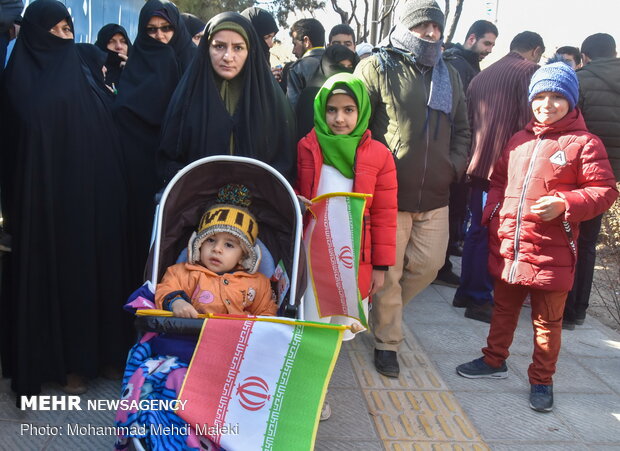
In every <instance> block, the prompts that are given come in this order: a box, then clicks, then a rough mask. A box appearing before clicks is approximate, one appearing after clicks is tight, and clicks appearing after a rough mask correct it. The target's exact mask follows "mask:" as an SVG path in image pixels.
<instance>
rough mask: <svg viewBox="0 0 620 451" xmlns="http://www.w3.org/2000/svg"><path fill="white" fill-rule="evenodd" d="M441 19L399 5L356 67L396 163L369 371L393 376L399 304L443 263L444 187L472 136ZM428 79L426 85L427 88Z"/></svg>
mask: <svg viewBox="0 0 620 451" xmlns="http://www.w3.org/2000/svg"><path fill="white" fill-rule="evenodd" d="M443 27H444V15H443V12H442V11H441V9H440V8H439V6H438V5H437V3H436V2H435V1H433V0H405V2H404V4H403V5H402V6H401V7H400V8H399V12H398V18H397V23H396V25H395V26H394V28H393V29H392V30H391V31H390V34H389V35H388V37H387V38H386V39H385V41H384V42H382V43H381V44H380V46H379V51H378V52H377V53H374V54H373V55H372V56H371V57H369V58H366V59H365V60H363V61H362V62H361V63H360V64H359V65H358V66H357V68H356V70H355V74H356V75H358V76H359V77H360V78H361V79H362V80H363V81H364V82H365V84H366V86H367V88H368V91H369V94H370V99H371V104H372V118H371V121H370V126H369V128H370V130H371V131H372V134H373V137H374V138H375V139H377V140H379V141H381V142H383V143H384V144H385V145H386V146H387V147H388V148H389V149H390V150H391V151H392V153H393V154H394V156H395V158H396V168H397V173H398V210H399V211H398V230H397V243H396V265H394V266H393V267H391V268H390V269H389V271H388V272H387V274H386V276H385V283H384V285H383V288H382V289H381V290H379V292H378V293H377V294H376V295H375V297H374V298H373V307H372V311H371V315H370V319H371V324H372V328H373V331H374V335H375V367H376V369H377V371H378V372H379V373H381V374H384V375H386V376H388V377H398V375H399V371H400V368H399V365H398V360H397V351H398V347H399V345H400V343H401V342H402V340H403V333H402V310H403V306H404V305H405V304H406V303H407V302H408V301H409V300H411V299H412V298H413V297H414V296H416V295H417V294H418V293H419V292H421V291H422V290H424V289H425V288H426V287H427V286H428V285H429V284H430V283H431V282H432V281H433V280H434V278H435V276H436V275H437V271H438V270H439V268H441V266H442V265H443V263H444V257H445V252H446V247H447V244H448V200H449V197H450V184H451V183H452V182H454V181H456V180H458V179H459V178H460V177H461V175H462V174H463V171H464V170H465V166H466V163H467V151H468V149H469V145H470V131H469V124H468V121H467V111H466V106H465V95H464V93H463V87H462V84H461V80H460V78H459V76H458V73H457V72H456V71H455V70H454V68H452V67H451V66H449V65H447V64H445V62H444V61H443V60H442V57H441V45H442V39H441V36H442V33H443ZM431 81H432V83H431Z"/></svg>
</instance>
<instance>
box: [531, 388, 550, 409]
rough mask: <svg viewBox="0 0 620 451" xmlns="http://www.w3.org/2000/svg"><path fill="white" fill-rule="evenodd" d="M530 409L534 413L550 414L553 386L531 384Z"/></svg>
mask: <svg viewBox="0 0 620 451" xmlns="http://www.w3.org/2000/svg"><path fill="white" fill-rule="evenodd" d="M530 407H531V408H532V409H534V410H535V411H536V412H551V409H553V385H541V384H532V388H531V389H530Z"/></svg>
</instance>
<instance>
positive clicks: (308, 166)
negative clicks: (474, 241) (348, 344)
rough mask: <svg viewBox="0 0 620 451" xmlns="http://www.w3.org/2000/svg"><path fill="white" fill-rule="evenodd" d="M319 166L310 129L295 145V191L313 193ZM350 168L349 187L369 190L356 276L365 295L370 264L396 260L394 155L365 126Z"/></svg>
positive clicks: (388, 263)
mask: <svg viewBox="0 0 620 451" xmlns="http://www.w3.org/2000/svg"><path fill="white" fill-rule="evenodd" d="M322 166H323V154H322V153H321V147H320V145H319V141H318V139H317V136H316V132H315V131H314V129H312V131H311V132H310V133H308V134H307V135H306V136H305V137H303V138H302V139H301V140H300V141H299V144H298V145H297V182H296V183H295V191H296V192H297V193H298V194H301V195H302V196H304V197H306V198H308V199H312V198H314V197H316V194H317V189H318V186H319V178H320V175H321V167H322ZM353 172H354V174H355V175H354V176H353V191H354V192H356V193H365V194H372V197H369V198H368V199H366V211H365V212H364V229H363V233H362V247H361V261H360V269H359V277H358V280H359V289H360V293H361V295H362V297H363V298H365V297H367V296H368V293H369V292H370V276H371V271H372V267H373V266H375V267H387V266H392V265H394V263H395V261H396V216H397V211H398V202H397V192H398V189H397V182H396V165H395V164H394V157H393V156H392V153H391V152H390V151H389V150H388V148H387V147H385V146H384V145H383V144H381V143H380V142H379V141H375V140H374V139H372V136H371V133H370V130H366V133H364V135H363V136H362V139H361V140H360V144H359V146H358V147H357V151H356V154H355V167H354V171H353ZM385 269H387V268H385Z"/></svg>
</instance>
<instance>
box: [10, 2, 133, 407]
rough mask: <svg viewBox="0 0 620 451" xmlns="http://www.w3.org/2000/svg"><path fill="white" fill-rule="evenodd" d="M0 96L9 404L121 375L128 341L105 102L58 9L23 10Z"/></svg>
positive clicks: (116, 186)
mask: <svg viewBox="0 0 620 451" xmlns="http://www.w3.org/2000/svg"><path fill="white" fill-rule="evenodd" d="M0 89H1V92H0V98H1V99H2V101H1V103H0V108H1V111H0V113H1V115H2V116H1V117H2V121H1V122H0V127H1V132H0V133H1V136H2V139H3V145H2V147H1V150H0V168H1V173H0V175H1V178H0V180H1V182H2V185H1V193H2V207H3V215H4V225H5V228H6V229H7V231H8V232H9V233H10V234H12V236H13V242H12V247H13V249H12V253H10V254H7V255H6V256H5V257H6V259H5V261H4V262H3V277H2V283H3V286H2V292H1V297H0V311H1V312H2V315H0V318H1V319H0V334H1V337H0V346H1V354H2V370H3V373H4V374H3V375H4V376H5V377H7V376H8V377H11V378H12V388H13V390H14V391H16V392H17V394H18V395H33V394H36V393H38V392H39V391H40V385H41V383H43V382H46V381H56V382H59V383H61V384H65V383H67V385H66V387H65V388H66V389H67V391H68V392H71V393H79V392H83V391H84V390H85V385H84V377H94V376H96V375H97V374H98V372H99V371H100V370H101V369H102V367H103V366H104V365H116V366H117V367H118V368H122V365H123V362H124V360H125V357H126V353H127V346H128V345H129V344H130V341H131V337H132V336H133V332H132V327H131V320H130V318H129V317H128V316H127V315H126V314H125V313H124V312H123V310H122V306H123V304H124V302H125V299H126V298H127V295H128V292H129V289H128V286H127V283H126V282H125V274H126V271H125V268H124V263H125V262H126V257H125V255H124V250H125V249H126V246H127V239H126V236H125V233H126V223H125V220H126V216H125V214H126V208H127V205H126V204H125V199H126V184H125V179H124V175H123V165H122V155H121V152H120V151H119V142H118V138H117V135H116V134H115V133H116V132H115V127H114V125H113V123H112V117H111V114H110V111H109V110H108V109H107V108H106V102H107V101H108V99H106V97H105V96H106V94H105V93H104V92H103V91H102V89H100V87H99V86H98V85H97V82H96V80H95V76H94V74H93V73H92V72H91V71H90V69H89V67H88V65H87V64H85V63H83V61H82V60H81V56H80V55H79V52H78V49H77V46H76V44H75V43H74V41H73V23H72V21H71V17H70V15H69V12H68V11H67V9H66V8H65V6H64V5H63V4H62V3H60V2H58V1H56V0H37V1H36V2H33V3H31V4H30V6H28V8H27V9H26V12H25V14H24V19H23V23H22V27H21V32H20V36H19V39H18V40H17V42H16V44H15V48H14V50H13V55H12V57H11V60H10V62H9V65H8V67H7V69H6V71H5V73H4V79H3V81H2V84H1V88H0ZM18 399H19V397H18Z"/></svg>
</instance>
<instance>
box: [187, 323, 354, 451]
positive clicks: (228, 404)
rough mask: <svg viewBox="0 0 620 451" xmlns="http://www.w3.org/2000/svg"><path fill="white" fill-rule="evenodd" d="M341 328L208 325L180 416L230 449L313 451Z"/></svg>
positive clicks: (192, 368)
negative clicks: (297, 450)
mask: <svg viewBox="0 0 620 451" xmlns="http://www.w3.org/2000/svg"><path fill="white" fill-rule="evenodd" d="M344 329H345V328H344V327H343V326H329V325H324V324H314V323H309V322H303V321H293V320H289V319H284V318H241V317H239V318H231V319H229V318H221V317H217V318H209V319H206V320H205V324H204V325H203V329H202V332H201V334H200V338H199V341H198V345H197V347H196V350H195V352H194V356H193V358H192V361H191V363H190V366H189V369H188V372H187V376H186V378H185V382H184V384H183V387H182V389H181V391H180V393H179V400H182V401H187V403H186V404H185V408H184V409H183V410H178V411H177V414H178V415H179V416H180V417H181V418H183V419H184V420H185V421H187V423H188V424H190V425H191V426H192V427H193V428H194V429H197V428H196V426H195V425H199V428H203V430H204V427H203V425H208V426H209V427H210V431H211V432H210V433H209V434H207V437H208V438H209V439H210V440H211V441H212V442H214V443H215V444H216V445H218V446H220V447H222V448H224V449H226V450H227V451H235V450H238V451H251V450H291V449H300V450H311V449H313V447H314V439H315V436H316V431H317V428H318V422H319V417H320V413H321V407H322V405H323V400H324V398H325V393H326V391H327V385H328V383H329V379H330V377H331V374H332V371H333V369H334V365H335V363H336V360H337V358H338V353H339V351H340V345H341V342H342V333H343V330H344ZM235 426H238V427H237V428H236V429H235ZM227 427H228V428H229V429H228V433H226V428H227ZM220 431H223V433H220ZM231 431H234V433H231Z"/></svg>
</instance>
